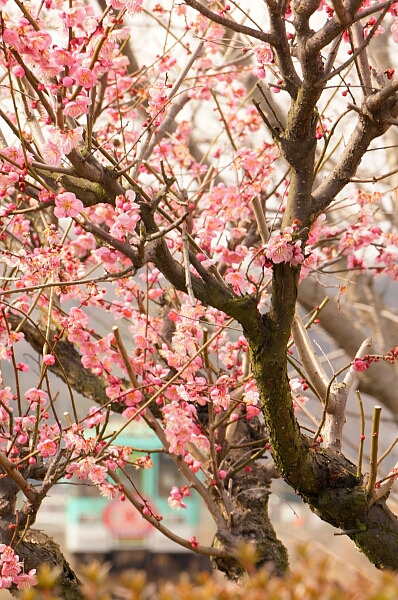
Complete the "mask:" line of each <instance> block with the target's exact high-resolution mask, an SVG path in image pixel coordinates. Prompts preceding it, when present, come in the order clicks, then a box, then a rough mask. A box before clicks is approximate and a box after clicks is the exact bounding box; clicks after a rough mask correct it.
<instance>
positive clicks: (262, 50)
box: [252, 43, 274, 79]
mask: <svg viewBox="0 0 398 600" xmlns="http://www.w3.org/2000/svg"><path fill="white" fill-rule="evenodd" d="M253 52H254V55H255V57H256V60H257V66H256V67H254V68H253V70H252V73H253V75H254V76H255V77H258V78H259V79H265V75H266V73H265V65H267V64H270V63H273V62H274V53H273V50H272V48H271V46H270V45H269V44H267V43H264V44H261V46H257V48H254V50H253Z"/></svg>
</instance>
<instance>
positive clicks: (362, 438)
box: [356, 390, 365, 478]
mask: <svg viewBox="0 0 398 600" xmlns="http://www.w3.org/2000/svg"><path fill="white" fill-rule="evenodd" d="M356 394H357V398H358V403H359V414H360V418H361V432H360V438H359V448H358V463H357V477H358V478H359V477H361V474H362V457H363V446H364V442H365V413H364V410H363V402H362V398H361V394H360V392H359V390H357V391H356Z"/></svg>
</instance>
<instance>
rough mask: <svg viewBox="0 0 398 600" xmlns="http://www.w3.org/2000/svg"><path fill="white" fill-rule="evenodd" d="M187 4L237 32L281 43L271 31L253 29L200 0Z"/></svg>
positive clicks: (193, 0) (186, 1)
mask: <svg viewBox="0 0 398 600" xmlns="http://www.w3.org/2000/svg"><path fill="white" fill-rule="evenodd" d="M185 4H186V5H187V6H191V7H192V8H194V9H195V10H197V11H198V12H200V13H201V14H202V15H203V16H205V17H207V18H208V19H210V21H213V22H214V23H219V24H220V25H223V26H224V27H227V28H228V29H232V30H233V31H236V32H237V33H243V34H244V35H248V36H250V37H254V38H255V39H257V40H261V41H262V42H268V44H271V46H277V45H278V44H279V40H278V38H276V37H275V36H274V35H271V34H269V33H264V31H259V30H258V29H253V28H252V27H247V25H241V24H240V23H237V22H236V21H233V20H232V19H227V18H226V17H222V16H221V15H219V14H217V13H215V12H213V11H212V10H209V9H208V8H206V7H205V6H203V4H200V2H198V0H185Z"/></svg>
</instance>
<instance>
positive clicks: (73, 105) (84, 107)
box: [64, 78, 91, 119]
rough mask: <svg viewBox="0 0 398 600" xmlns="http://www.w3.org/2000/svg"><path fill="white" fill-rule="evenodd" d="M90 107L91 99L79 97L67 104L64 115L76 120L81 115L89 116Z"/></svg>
mask: <svg viewBox="0 0 398 600" xmlns="http://www.w3.org/2000/svg"><path fill="white" fill-rule="evenodd" d="M65 79H66V78H65ZM89 106H91V98H88V97H87V96H82V95H79V96H77V98H76V99H75V100H74V101H72V102H68V103H67V104H65V106H64V115H66V116H69V117H73V118H74V119H75V118H76V117H79V116H80V115H87V114H88V107H89Z"/></svg>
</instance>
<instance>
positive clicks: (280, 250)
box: [262, 227, 304, 267]
mask: <svg viewBox="0 0 398 600" xmlns="http://www.w3.org/2000/svg"><path fill="white" fill-rule="evenodd" d="M294 231H295V229H294V227H285V229H284V230H283V233H281V234H278V235H277V236H275V237H274V238H271V239H270V240H269V242H268V243H267V244H264V245H263V246H262V251H263V252H264V254H265V256H266V257H267V258H268V259H269V260H270V261H271V262H272V263H273V264H275V265H276V264H279V263H290V264H291V265H292V266H294V267H295V266H297V265H299V264H301V263H302V262H303V260H304V256H303V254H302V251H301V240H297V241H296V242H294V241H293V234H294Z"/></svg>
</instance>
